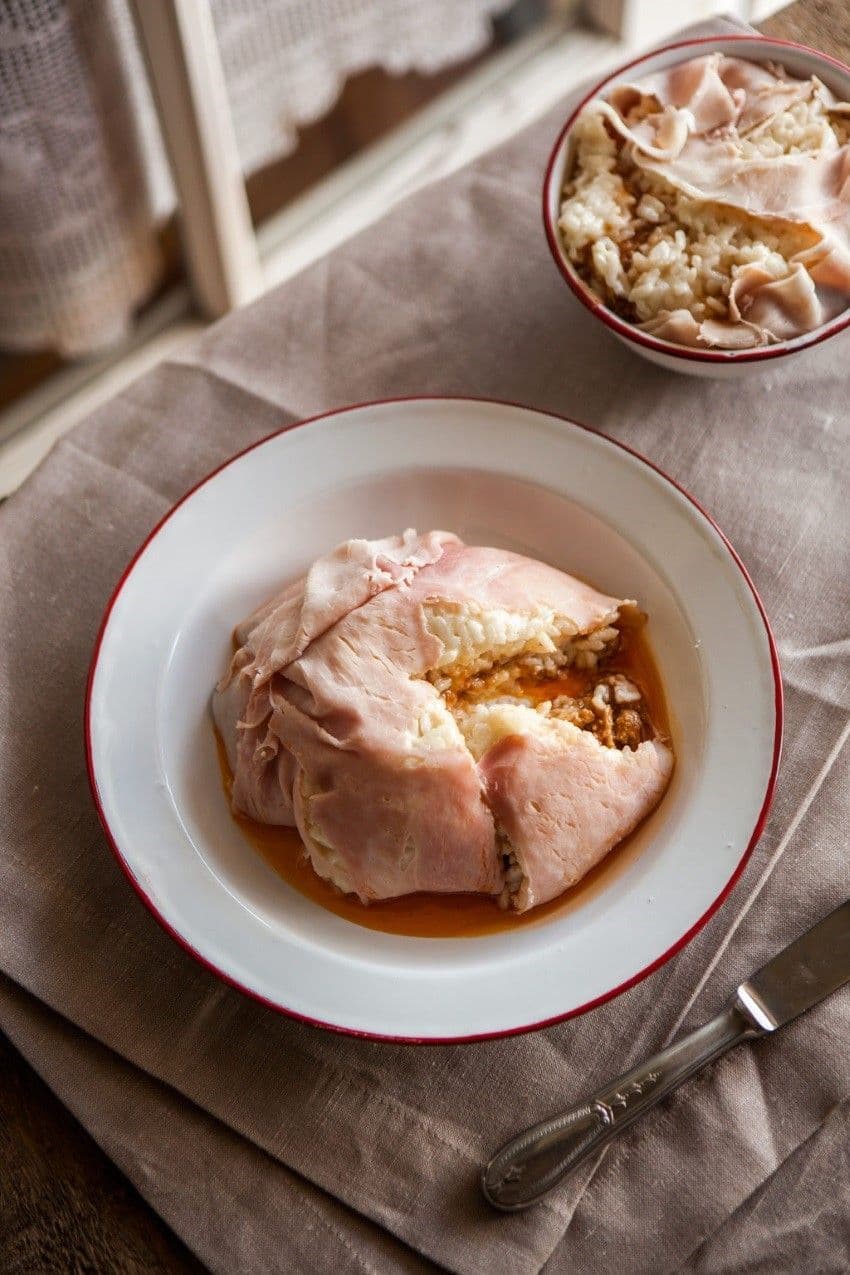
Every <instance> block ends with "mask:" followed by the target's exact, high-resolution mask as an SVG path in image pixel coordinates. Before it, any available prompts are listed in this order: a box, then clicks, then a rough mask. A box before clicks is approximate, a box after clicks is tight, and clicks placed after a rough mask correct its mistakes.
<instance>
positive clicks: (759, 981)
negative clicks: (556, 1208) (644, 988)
mask: <svg viewBox="0 0 850 1275" xmlns="http://www.w3.org/2000/svg"><path fill="white" fill-rule="evenodd" d="M847 982H850V900H848V901H847V902H846V903H842V904H841V906H840V907H838V908H836V909H835V911H834V912H830V914H829V915H828V916H825V917H824V918H823V920H822V921H818V923H817V925H813V926H812V928H811V929H810V930H807V931H806V933H805V934H802V935H801V936H800V937H799V938H798V939H795V940H794V942H793V943H790V944H789V945H788V947H786V948H784V949H783V950H782V951H781V952H779V953H778V954H777V955H776V956H774V958H773V960H771V961H768V962H767V964H766V965H764V966H763V967H762V968H761V969H760V970H758V972H757V973H755V974H753V975H752V977H750V978H748V979H746V980H745V981H744V982H743V983H741V985H740V987H739V988H738V990H737V992H736V993H735V996H734V998H733V999H732V1001H731V1002H730V1004H729V1005H727V1007H726V1009H725V1010H724V1011H723V1013H721V1014H718V1016H717V1017H716V1018H714V1019H712V1020H711V1022H709V1023H706V1024H705V1025H704V1026H703V1027H699V1028H697V1030H696V1031H694V1032H691V1033H690V1034H689V1035H687V1036H684V1037H682V1038H681V1039H680V1040H677V1041H675V1042H674V1043H673V1044H672V1045H668V1046H667V1048H666V1049H663V1050H661V1052H660V1053H658V1054H656V1055H655V1056H654V1057H653V1058H650V1059H649V1061H648V1062H645V1063H641V1064H640V1065H639V1066H637V1067H633V1068H632V1070H631V1071H628V1072H626V1073H625V1075H623V1076H620V1077H619V1078H618V1079H617V1080H615V1081H613V1082H612V1083H611V1084H610V1085H606V1086H605V1087H603V1088H602V1089H599V1090H598V1091H597V1092H596V1093H595V1094H593V1095H591V1097H589V1098H588V1099H586V1100H585V1101H584V1102H580V1103H578V1104H577V1105H576V1106H575V1107H572V1108H571V1109H570V1110H569V1111H566V1112H564V1113H563V1114H562V1115H559V1116H555V1117H553V1118H552V1119H550V1120H544V1121H541V1123H540V1124H537V1125H534V1126H533V1127H532V1128H530V1129H526V1130H525V1132H524V1133H521V1134H518V1135H517V1137H515V1138H511V1140H510V1141H509V1142H506V1143H505V1145H504V1146H503V1147H501V1148H500V1150H499V1151H497V1152H496V1154H495V1155H494V1156H493V1158H492V1159H491V1160H490V1161H489V1163H488V1164H487V1165H486V1167H485V1169H484V1172H483V1174H482V1178H481V1187H482V1190H483V1192H484V1195H485V1197H486V1199H487V1200H488V1201H489V1202H490V1204H492V1205H493V1206H494V1207H495V1208H497V1209H501V1210H503V1211H505V1212H515V1211H517V1210H518V1209H524V1208H527V1207H528V1205H530V1204H534V1203H536V1202H537V1201H538V1200H539V1199H540V1198H541V1197H542V1196H544V1195H545V1194H547V1193H548V1192H549V1191H551V1190H552V1188H553V1187H554V1186H556V1185H557V1183H558V1182H560V1180H561V1179H562V1178H563V1177H564V1175H565V1174H566V1173H568V1172H569V1171H570V1170H571V1169H573V1168H575V1166H576V1165H577V1164H578V1163H579V1162H580V1161H582V1160H584V1159H585V1158H586V1157H587V1156H589V1155H591V1154H592V1153H593V1152H595V1151H598V1150H599V1149H600V1148H601V1147H603V1146H604V1145H605V1144H606V1143H607V1142H609V1141H610V1140H611V1138H613V1137H614V1136H615V1134H617V1133H619V1132H620V1130H621V1129H625V1128H627V1127H628V1126H629V1125H630V1124H631V1123H632V1122H633V1121H634V1120H636V1119H637V1118H638V1116H641V1115H643V1114H644V1112H646V1111H648V1110H649V1109H650V1108H651V1107H653V1106H655V1104H656V1103H657V1102H659V1101H660V1100H661V1099H662V1098H664V1097H666V1096H667V1094H669V1093H672V1091H673V1090H674V1089H676V1088H678V1086H679V1085H681V1084H682V1082H683V1081H685V1080H687V1079H688V1078H689V1077H690V1076H693V1075H694V1073H695V1072H697V1071H699V1070H700V1068H702V1067H704V1066H705V1065H706V1064H707V1063H709V1062H712V1061H713V1060H714V1059H715V1058H719V1057H720V1055H721V1054H724V1053H725V1052H726V1050H727V1049H731V1048H732V1046H733V1045H737V1044H739V1043H740V1042H741V1041H743V1040H752V1039H753V1038H755V1037H757V1036H763V1035H765V1034H766V1033H768V1032H773V1031H776V1030H777V1028H779V1027H782V1026H784V1025H785V1023H788V1022H790V1021H791V1020H792V1019H793V1018H796V1017H797V1016H798V1015H799V1014H802V1013H804V1012H805V1011H806V1010H807V1009H811V1008H812V1006H813V1005H817V1004H818V1002H819V1001H822V1000H823V999H824V998H825V997H827V996H829V995H830V994H831V993H832V992H835V991H837V990H838V989H839V988H840V987H842V986H843V985H844V984H845V983H847Z"/></svg>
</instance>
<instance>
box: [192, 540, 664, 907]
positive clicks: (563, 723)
mask: <svg viewBox="0 0 850 1275" xmlns="http://www.w3.org/2000/svg"><path fill="white" fill-rule="evenodd" d="M635 614H636V606H635V603H633V602H629V601H623V600H619V599H616V598H610V597H606V596H605V595H603V594H601V593H598V592H597V591H596V590H595V589H592V588H590V587H589V586H587V585H585V584H583V583H581V582H580V581H578V580H576V579H573V578H572V577H571V576H568V575H565V574H564V573H563V572H560V571H557V570H555V569H554V568H552V567H549V566H546V565H544V564H543V563H540V562H536V561H533V560H531V559H528V558H524V557H521V556H519V555H517V554H514V553H508V552H506V551H504V550H500V549H489V548H477V547H471V546H468V545H465V544H463V542H462V541H460V540H459V539H458V538H457V537H456V536H454V535H451V534H450V533H447V532H442V531H432V532H428V533H427V534H424V535H417V533H416V532H414V531H406V532H405V533H404V534H403V535H401V536H392V537H388V538H387V539H385V540H375V541H366V540H349V541H346V542H345V543H344V544H342V545H340V546H339V547H338V548H336V549H335V550H334V551H333V552H332V553H330V554H328V555H326V556H325V557H322V558H319V559H318V560H317V561H316V562H315V563H314V564H313V566H312V567H311V568H310V570H309V572H308V573H307V575H306V576H305V577H304V578H303V579H301V580H298V581H297V582H295V583H294V584H292V585H290V586H289V587H288V588H286V589H284V590H283V591H282V592H281V593H280V594H278V595H277V596H276V597H275V598H273V599H272V600H271V601H270V602H268V603H267V604H265V605H264V606H263V607H261V608H260V609H259V610H258V611H256V612H255V613H254V614H253V615H252V616H249V617H248V618H247V619H246V620H244V621H243V622H242V623H241V624H240V625H239V626H238V627H237V629H236V634H235V637H236V643H237V646H238V649H237V650H236V652H235V654H234V656H233V658H232V660H231V663H230V668H229V670H228V672H227V673H226V674H225V676H224V677H223V678H222V680H221V681H220V683H219V684H218V687H217V688H216V691H215V693H214V695H213V705H212V707H213V715H214V719H215V722H216V725H217V728H218V730H219V731H220V733H221V736H222V739H223V741H224V745H225V748H226V750H227V756H228V760H229V762H230V767H231V769H232V772H233V789H232V803H233V808H234V810H235V811H237V812H239V813H242V814H245V815H248V816H249V817H251V818H252V819H255V820H258V821H260V822H262V823H267V824H280V825H288V826H292V825H295V826H297V828H298V831H299V833H300V835H301V838H302V841H303V843H304V846H305V849H306V853H307V854H308V856H309V858H310V862H311V864H312V866H313V868H314V869H315V871H316V872H317V873H318V874H319V875H320V876H321V877H324V878H325V879H327V880H328V881H331V882H332V883H333V884H334V885H335V886H337V887H338V888H339V889H340V890H342V891H344V892H346V893H354V894H356V895H358V896H359V898H360V899H361V900H362V901H363V902H364V903H366V902H369V901H370V900H373V899H386V898H392V897H395V896H398V895H403V894H410V893H415V892H418V891H435V892H475V893H482V894H490V895H493V896H494V897H496V898H497V899H498V900H499V901H500V903H501V905H502V906H504V907H511V908H514V909H516V910H518V911H525V910H526V909H528V908H531V907H534V906H536V905H537V904H540V903H543V902H545V901H547V900H549V899H552V898H554V897H555V896H557V895H558V894H560V893H561V892H562V891H563V890H565V889H567V888H568V887H569V886H570V885H572V884H574V883H575V882H576V881H577V880H579V879H580V878H581V877H582V876H583V875H584V874H585V873H586V872H588V871H589V869H590V868H591V867H593V866H594V864H596V863H597V862H598V861H599V860H600V859H602V858H603V857H604V856H605V855H606V854H607V853H608V852H609V851H610V850H611V849H612V847H613V846H614V845H616V843H617V842H618V841H620V840H621V839H622V838H623V837H624V836H626V834H627V833H629V832H630V831H631V830H632V829H633V828H634V827H635V826H636V825H637V824H638V823H639V822H640V821H641V820H642V819H643V818H644V816H645V815H646V814H647V813H648V812H649V811H650V810H651V809H652V808H653V807H654V806H655V805H656V803H657V802H658V801H659V800H660V798H661V796H662V794H663V792H664V790H665V788H666V786H667V783H668V780H669V777H670V773H671V770H672V766H673V756H672V752H671V749H670V747H669V745H668V744H667V743H666V742H664V741H663V740H661V739H658V738H655V737H654V730H653V728H652V725H651V723H650V722H649V720H648V718H647V716H646V713H645V709H644V706H643V704H642V699H641V694H640V691H639V690H638V688H637V687H636V686H634V685H633V684H632V683H631V682H630V681H629V679H628V678H626V677H624V676H623V675H621V674H613V675H612V674H610V673H606V672H605V670H604V661H605V658H606V656H607V655H608V654H609V653H610V652H612V651H613V650H614V649H615V648H616V645H617V642H618V640H619V635H620V626H621V625H622V624H623V623H624V622H627V621H628V620H629V619H630V618H631V619H634V616H635ZM569 667H574V668H581V669H584V670H587V671H588V674H589V675H590V674H592V676H589V678H588V679H587V680H588V681H589V683H592V687H590V686H589V689H588V693H587V694H586V695H583V696H579V697H574V696H570V695H562V696H557V697H556V698H555V699H554V700H547V701H545V702H542V703H539V702H537V700H536V698H535V696H534V695H533V694H530V693H529V688H533V686H534V685H535V682H539V681H541V680H545V679H552V678H553V677H554V676H556V675H557V673H558V672H559V671H562V670H564V669H565V668H569ZM597 667H598V675H597V674H596V673H593V670H594V669H597Z"/></svg>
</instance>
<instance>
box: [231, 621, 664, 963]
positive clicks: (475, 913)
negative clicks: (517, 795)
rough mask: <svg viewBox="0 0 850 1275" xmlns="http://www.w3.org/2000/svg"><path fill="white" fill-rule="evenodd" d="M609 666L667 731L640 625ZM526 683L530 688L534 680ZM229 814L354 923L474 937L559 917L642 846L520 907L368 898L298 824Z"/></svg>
mask: <svg viewBox="0 0 850 1275" xmlns="http://www.w3.org/2000/svg"><path fill="white" fill-rule="evenodd" d="M604 672H605V673H625V674H626V675H627V676H628V677H629V678H631V680H632V681H633V682H634V683H635V684H636V685H637V686H638V687H639V688H640V690H641V691H642V693H643V696H644V702H645V704H646V708H647V711H648V713H649V718H650V721H651V722H652V724H653V726H654V728H655V731H656V734H658V735H660V736H661V737H662V738H664V739H667V738H669V735H670V727H669V721H668V717H667V707H666V704H665V701H664V692H663V689H662V686H661V680H660V678H659V676H658V670H657V668H656V665H655V661H654V659H653V657H652V652H651V650H650V647H649V643H648V641H647V639H646V635H645V632H644V627H643V625H639V626H637V625H636V626H634V627H628V628H627V627H623V629H622V637H621V640H620V645H619V648H618V650H617V652H616V654H615V655H614V656H613V657H612V658H611V659H610V660H607V661H606V662H605V665H604ZM596 675H597V674H596V670H593V669H591V670H584V669H575V668H570V669H566V670H565V671H564V673H563V674H562V675H561V676H559V677H557V678H554V679H552V680H551V681H546V682H538V683H535V684H534V686H533V697H534V698H535V699H536V700H537V701H538V702H542V701H543V700H545V699H553V698H554V697H555V696H556V695H573V696H575V695H581V694H583V693H584V692H585V691H586V690H587V689H588V687H589V685H590V684H592V682H593V680H594V678H595V677H596ZM524 690H525V692H526V693H529V694H532V687H531V685H529V687H528V688H527V690H526V688H524ZM216 744H217V747H218V759H219V765H220V767H221V776H222V782H223V784H224V787H225V791H226V793H227V797H228V801H229V799H230V792H231V788H232V784H233V776H232V774H231V772H230V767H229V765H228V762H227V755H226V753H225V749H224V744H223V743H222V740H221V738H220V736H219V735H218V732H216ZM232 818H233V819H234V820H235V822H236V823H237V825H238V826H239V829H240V831H241V833H242V835H243V837H244V838H245V840H246V841H247V842H248V844H249V845H250V846H251V847H252V848H253V849H254V850H255V851H256V853H257V854H259V855H260V856H261V858H262V859H264V860H265V862H266V863H267V864H268V866H269V867H270V868H272V869H273V870H274V871H275V872H276V873H277V874H278V876H280V877H282V878H283V880H284V881H286V882H287V883H288V884H289V885H291V886H292V888H293V889H295V890H298V892H299V893H300V894H303V895H305V896H306V897H307V898H308V899H311V900H312V901H313V902H314V903H318V904H319V905H320V906H321V907H323V908H327V910H328V911H329V912H333V913H335V914H336V915H337V916H341V917H344V918H345V920H347V921H351V922H353V924H355V925H361V926H364V927H365V928H366V929H369V930H380V931H383V933H385V934H404V935H407V936H410V937H415V938H471V937H475V936H477V935H482V934H497V933H502V932H504V931H505V930H516V929H520V928H522V927H524V926H529V925H537V924H539V923H540V922H541V921H548V920H550V919H551V918H552V917H554V916H561V915H563V914H564V913H566V912H571V911H573V910H574V909H575V908H578V907H580V906H581V905H582V904H583V903H587V902H588V901H589V900H590V899H592V898H594V897H595V896H596V895H598V894H601V893H602V891H603V890H604V889H606V888H607V887H608V886H609V885H611V883H612V882H613V881H615V880H616V879H617V877H618V876H620V875H621V873H623V872H624V871H625V870H626V868H627V867H628V866H629V865H630V864H631V863H633V862H634V861H635V859H636V858H637V857H638V855H639V854H640V850H641V844H640V839H639V838H638V836H637V833H638V831H639V828H637V829H635V831H634V832H633V833H631V834H630V835H629V836H628V837H625V838H624V839H623V840H622V841H621V842H620V844H619V845H617V846H615V847H614V849H613V850H612V851H611V852H610V854H608V855H606V857H605V858H604V859H603V860H602V861H601V863H598V864H597V865H596V867H595V868H592V869H591V870H590V872H588V873H587V875H586V876H584V877H582V879H581V881H579V882H577V883H576V884H575V885H574V886H573V887H572V888H571V889H569V890H566V891H565V892H564V893H563V894H561V895H559V896H558V898H557V899H552V900H551V902H549V903H543V904H541V905H540V906H539V907H536V908H532V909H531V910H530V911H528V912H523V913H517V912H511V911H503V910H502V909H501V908H500V907H499V906H498V904H497V903H496V900H495V899H494V898H492V897H491V896H489V895H483V894H425V893H422V894H406V895H403V896H402V897H401V898H398V899H379V900H375V901H373V902H371V903H369V904H365V903H361V902H360V900H359V899H358V898H357V897H356V896H355V895H352V894H341V893H340V891H339V890H337V889H336V887H335V886H333V885H331V884H330V882H328V881H325V880H323V879H322V877H320V876H319V875H318V874H317V873H316V872H314V871H313V868H312V866H311V865H310V861H309V859H308V858H307V855H306V853H305V851H304V847H303V845H302V843H301V838H300V837H299V835H298V832H297V830H296V829H295V828H280V827H271V826H270V825H268V824H262V823H257V822H256V821H255V820H253V819H249V818H247V816H245V815H238V814H233V815H232Z"/></svg>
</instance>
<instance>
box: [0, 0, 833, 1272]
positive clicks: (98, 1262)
mask: <svg viewBox="0 0 850 1275" xmlns="http://www.w3.org/2000/svg"><path fill="white" fill-rule="evenodd" d="M683 16H684V14H683ZM761 30H762V31H764V33H765V34H766V35H775V36H778V37H781V38H783V39H787V40H798V41H800V42H801V43H802V44H810V45H813V46H814V47H815V48H818V49H822V50H823V51H824V52H825V53H832V54H834V55H835V56H836V57H838V58H841V59H842V60H844V61H847V60H850V4H847V2H846V0H797V3H795V4H792V5H790V6H789V7H788V8H787V9H784V10H783V11H782V12H780V13H778V14H776V15H775V16H774V17H772V18H770V19H769V20H768V21H767V22H764V23H763V24H762V26H761ZM203 1270H204V1267H203V1266H201V1264H200V1263H199V1262H198V1261H197V1259H196V1258H195V1257H193V1255H192V1254H191V1253H189V1252H188V1250H187V1249H186V1248H185V1247H184V1246H183V1245H182V1244H181V1243H180V1241H179V1240H178V1239H177V1238H176V1237H175V1236H174V1235H173V1234H172V1233H171V1232H170V1231H169V1230H168V1228H167V1227H166V1226H165V1225H164V1223H163V1222H162V1221H161V1220H160V1219H159V1218H158V1217H157V1215H156V1214H155V1213H154V1212H153V1210H152V1209H150V1208H149V1207H148V1205H147V1204H146V1203H145V1201H144V1200H143V1199H142V1198H141V1196H139V1194H138V1193H137V1192H136V1191H135V1190H134V1189H133V1187H132V1186H130V1184H129V1183H128V1182H127V1180H126V1178H125V1177H124V1176H123V1174H121V1173H120V1172H119V1170H118V1169H116V1168H115V1166H114V1165H113V1164H112V1163H111V1161H110V1160H108V1159H107V1157H106V1156H105V1155H104V1154H103V1152H102V1151H101V1150H100V1149H99V1147H98V1146H97V1145H96V1144H95V1143H94V1142H93V1141H92V1139H91V1138H90V1137H89V1136H88V1134H87V1133H86V1132H85V1131H84V1130H83V1129H82V1128H81V1126H80V1125H79V1124H78V1123H77V1122H76V1120H74V1118H73V1116H71V1115H70V1114H69V1112H68V1111H67V1110H66V1109H65V1108H64V1107H63V1106H62V1104H61V1103H60V1102H59V1101H58V1099H57V1098H55V1097H54V1095H53V1094H52V1093H51V1092H50V1090H49V1089H48V1088H47V1087H46V1085H44V1083H43V1082H42V1081H41V1080H40V1079H39V1077H38V1076H37V1075H36V1074H35V1072H34V1071H33V1070H32V1069H31V1068H30V1067H29V1066H28V1065H27V1063H26V1062H24V1060H23V1058H21V1056H20V1055H19V1054H18V1053H17V1051H16V1050H15V1049H14V1048H13V1047H12V1045H11V1044H10V1043H9V1042H8V1041H7V1040H6V1039H5V1037H4V1036H3V1035H2V1034H1V1033H0V1272H2V1275H48V1273H49V1275H59V1273H60V1272H66V1271H67V1272H86V1275H115V1272H122V1275H123V1273H124V1272H127V1273H128V1275H136V1272H157V1273H158V1272H163V1273H167V1275H198V1272H202V1271H203Z"/></svg>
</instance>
